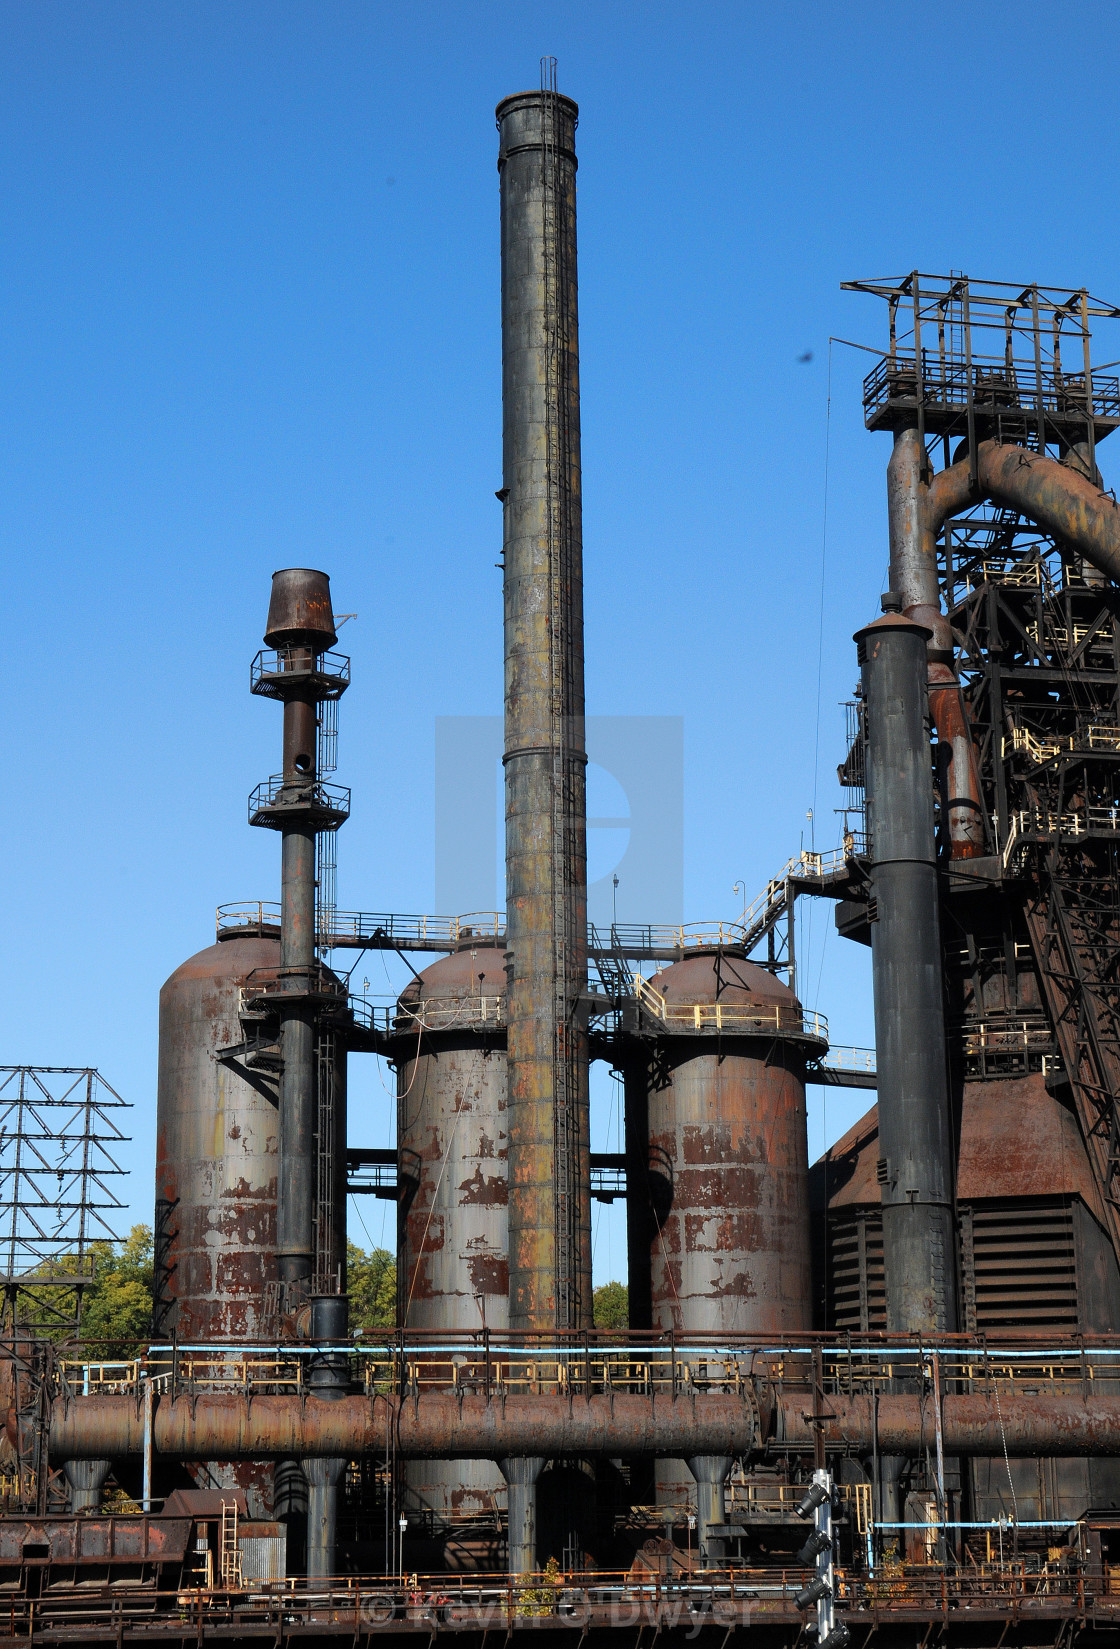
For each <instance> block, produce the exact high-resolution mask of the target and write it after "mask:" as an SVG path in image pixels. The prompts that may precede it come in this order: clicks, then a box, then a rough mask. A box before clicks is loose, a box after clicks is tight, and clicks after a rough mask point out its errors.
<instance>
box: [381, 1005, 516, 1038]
mask: <svg viewBox="0 0 1120 1649" xmlns="http://www.w3.org/2000/svg"><path fill="white" fill-rule="evenodd" d="M350 1007H351V1009H352V1011H353V1014H354V1019H355V1022H356V1023H357V1024H359V1025H364V1026H366V1027H367V1028H368V1029H370V1030H375V1031H380V1032H381V1033H382V1034H384V1035H389V1034H396V1035H400V1034H401V1033H402V1032H403V1033H404V1034H405V1035H407V1034H408V1033H409V1032H411V1033H413V1034H415V1033H416V1032H418V1031H452V1030H456V1029H463V1030H466V1029H472V1030H473V1029H477V1028H479V1027H485V1028H490V1029H495V1030H496V1029H499V1028H500V1027H502V1026H504V1025H505V1023H506V1001H505V997H504V996H481V995H480V996H463V997H460V998H458V999H457V1000H455V1001H448V1002H441V1001H438V1000H428V1001H425V1002H419V1003H416V1004H415V1005H413V1006H410V1005H409V1004H408V1003H404V1002H401V1001H400V1000H399V999H394V1000H393V1001H391V1002H384V1001H381V1002H374V1001H371V999H370V998H369V997H364V996H352V997H351V998H350Z"/></svg>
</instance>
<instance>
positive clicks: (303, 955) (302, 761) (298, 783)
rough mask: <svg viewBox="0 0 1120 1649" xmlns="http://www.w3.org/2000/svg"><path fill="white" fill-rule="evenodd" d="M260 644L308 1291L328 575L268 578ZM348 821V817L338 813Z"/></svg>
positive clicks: (292, 1225) (258, 687)
mask: <svg viewBox="0 0 1120 1649" xmlns="http://www.w3.org/2000/svg"><path fill="white" fill-rule="evenodd" d="M264 639H265V642H266V644H267V645H268V646H270V647H275V648H276V649H277V655H276V659H275V661H273V662H271V663H270V666H269V668H268V669H267V670H263V671H262V675H261V678H260V680H255V684H254V691H255V692H258V691H263V690H266V689H267V692H268V694H269V696H270V697H274V698H280V699H282V700H283V704H284V763H283V773H282V776H281V784H280V789H279V792H278V794H277V795H276V796H275V797H274V798H273V800H272V802H271V804H270V806H269V808H268V809H267V810H266V812H267V816H262V817H261V818H260V819H259V820H258V821H256V822H260V823H267V824H269V825H270V826H271V827H272V828H276V827H277V825H278V827H279V829H280V831H281V835H282V858H281V887H280V981H279V990H278V993H277V999H278V1005H279V1009H280V1015H281V1031H280V1048H281V1055H282V1060H283V1063H282V1066H281V1072H280V1104H279V1124H278V1133H279V1145H278V1155H279V1164H278V1171H277V1187H276V1196H277V1210H276V1236H277V1242H276V1247H277V1261H278V1274H279V1278H280V1281H281V1282H282V1283H287V1284H289V1285H296V1292H297V1293H298V1292H299V1291H300V1289H302V1290H303V1291H306V1288H307V1286H308V1284H309V1282H310V1279H311V1274H312V1272H313V1270H314V1263H315V1262H314V1256H315V1236H314V1217H315V1194H316V1187H317V1185H318V1179H319V1176H318V1164H317V1162H316V1122H317V1113H318V1085H317V1077H318V1072H317V1066H316V1049H315V1031H316V1016H315V1008H314V1005H313V1002H312V987H313V984H314V981H315V941H316V933H315V876H316V853H315V846H316V835H317V831H318V829H319V828H320V827H321V824H322V823H323V817H322V809H321V807H320V806H319V804H318V802H317V794H318V779H319V774H318V770H317V763H318V742H319V741H318V721H317V713H318V704H319V702H320V700H321V699H323V698H324V697H327V696H329V691H328V690H325V689H324V685H323V682H322V679H321V678H320V676H319V674H318V663H319V660H320V656H321V655H322V654H323V653H324V652H326V651H327V650H328V649H329V648H331V647H333V646H334V643H335V640H336V639H337V637H336V631H335V626H334V613H333V611H332V604H331V593H330V579H329V578H328V577H327V574H326V573H323V572H318V571H316V570H315V569H313V568H309V567H289V568H286V569H285V570H284V571H282V572H278V573H274V574H273V577H272V599H271V601H270V603H269V609H268V622H267V624H266V626H265V636H264ZM343 816H345V815H343Z"/></svg>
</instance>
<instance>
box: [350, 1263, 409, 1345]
mask: <svg viewBox="0 0 1120 1649" xmlns="http://www.w3.org/2000/svg"><path fill="white" fill-rule="evenodd" d="M346 1287H347V1291H348V1293H349V1295H350V1326H351V1328H365V1329H377V1328H394V1327H395V1326H396V1321H397V1262H396V1260H395V1258H394V1257H393V1255H392V1254H390V1252H389V1250H388V1249H387V1248H375V1249H373V1250H372V1252H370V1253H368V1254H367V1252H366V1250H365V1249H364V1248H359V1247H358V1245H357V1243H356V1242H347V1244H346Z"/></svg>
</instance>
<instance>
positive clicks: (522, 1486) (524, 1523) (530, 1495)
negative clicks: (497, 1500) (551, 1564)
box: [498, 1455, 544, 1576]
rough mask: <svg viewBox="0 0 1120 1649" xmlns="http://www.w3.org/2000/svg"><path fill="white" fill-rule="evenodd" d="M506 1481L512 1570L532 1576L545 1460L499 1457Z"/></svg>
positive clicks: (508, 1542)
mask: <svg viewBox="0 0 1120 1649" xmlns="http://www.w3.org/2000/svg"><path fill="white" fill-rule="evenodd" d="M498 1464H499V1465H500V1466H501V1468H502V1476H503V1477H504V1478H505V1480H506V1484H507V1490H506V1502H507V1506H508V1511H507V1513H506V1530H507V1536H506V1544H507V1547H508V1552H509V1572H510V1574H511V1575H513V1576H517V1575H530V1574H532V1573H533V1572H534V1570H535V1569H536V1567H537V1478H538V1477H539V1476H540V1475H541V1471H542V1470H543V1468H544V1460H543V1459H538V1458H537V1457H536V1456H534V1455H514V1456H512V1457H511V1458H510V1459H508V1460H499V1462H498Z"/></svg>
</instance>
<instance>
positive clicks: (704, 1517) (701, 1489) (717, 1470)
mask: <svg viewBox="0 0 1120 1649" xmlns="http://www.w3.org/2000/svg"><path fill="white" fill-rule="evenodd" d="M731 1466H732V1459H731V1456H730V1455H729V1454H698V1455H694V1456H693V1457H692V1459H691V1460H690V1461H689V1462H688V1469H689V1471H690V1472H691V1473H692V1475H693V1477H694V1478H695V1479H696V1544H697V1545H698V1546H699V1548H700V1561H701V1563H702V1564H703V1566H704V1567H705V1568H706V1569H712V1568H716V1567H718V1565H719V1563H720V1561H721V1559H722V1558H723V1555H724V1541H723V1536H722V1534H717V1533H716V1532H715V1531H716V1529H717V1528H718V1529H722V1527H723V1524H724V1522H725V1512H724V1504H723V1485H724V1484H725V1483H726V1482H727V1475H728V1473H729V1472H730V1470H731Z"/></svg>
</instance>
